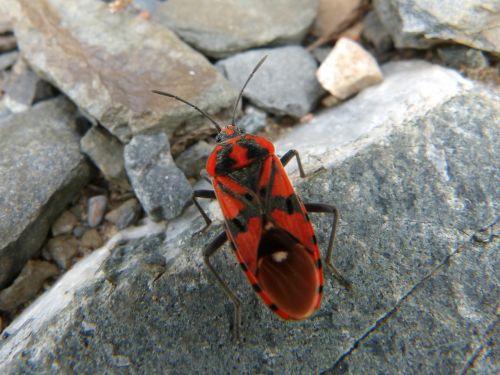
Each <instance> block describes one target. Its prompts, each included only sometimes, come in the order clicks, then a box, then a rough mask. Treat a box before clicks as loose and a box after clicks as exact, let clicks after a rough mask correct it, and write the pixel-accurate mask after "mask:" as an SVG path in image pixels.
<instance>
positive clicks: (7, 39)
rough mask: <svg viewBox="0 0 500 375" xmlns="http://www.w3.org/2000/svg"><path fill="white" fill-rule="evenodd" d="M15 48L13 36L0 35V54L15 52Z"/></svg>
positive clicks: (15, 43) (15, 42)
mask: <svg viewBox="0 0 500 375" xmlns="http://www.w3.org/2000/svg"><path fill="white" fill-rule="evenodd" d="M16 47H17V41H16V37H15V36H14V35H0V53H1V52H6V51H12V50H15V49H16Z"/></svg>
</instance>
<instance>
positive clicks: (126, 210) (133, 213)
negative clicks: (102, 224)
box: [106, 198, 141, 229]
mask: <svg viewBox="0 0 500 375" xmlns="http://www.w3.org/2000/svg"><path fill="white" fill-rule="evenodd" d="M140 213H141V205H140V204H139V202H138V201H137V200H136V199H134V198H132V199H129V200H127V201H125V202H123V203H122V204H121V205H120V206H118V207H117V208H115V209H114V210H112V211H109V212H108V213H107V214H106V220H107V221H109V222H111V223H113V224H115V225H116V227H117V228H118V229H124V228H126V227H128V226H129V225H132V224H135V222H136V221H137V219H138V218H139V215H140Z"/></svg>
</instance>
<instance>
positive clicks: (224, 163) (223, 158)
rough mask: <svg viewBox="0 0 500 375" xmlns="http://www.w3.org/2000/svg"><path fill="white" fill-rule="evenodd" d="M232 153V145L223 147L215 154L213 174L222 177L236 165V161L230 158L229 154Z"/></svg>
mask: <svg viewBox="0 0 500 375" xmlns="http://www.w3.org/2000/svg"><path fill="white" fill-rule="evenodd" d="M232 151H233V145H232V144H226V145H223V146H222V148H221V149H220V150H219V152H218V153H217V158H216V164H215V173H216V174H218V175H220V176H223V175H226V174H227V173H229V172H231V171H232V170H233V169H234V166H235V165H236V160H234V159H232V158H231V156H230V155H231V152H232Z"/></svg>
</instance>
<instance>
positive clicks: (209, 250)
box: [203, 232, 241, 342]
mask: <svg viewBox="0 0 500 375" xmlns="http://www.w3.org/2000/svg"><path fill="white" fill-rule="evenodd" d="M227 239H228V238H227V234H226V232H222V233H221V234H219V235H218V236H217V237H215V239H214V240H213V241H212V242H210V243H209V244H208V245H207V246H206V247H205V249H204V250H203V260H204V261H205V265H206V266H207V268H208V269H209V270H210V272H211V273H212V274H213V275H214V277H215V279H216V280H217V282H218V283H219V285H220V286H221V288H222V289H223V290H224V292H225V293H226V295H227V296H228V297H229V299H230V300H231V302H232V303H233V307H234V319H233V324H234V327H233V334H234V339H235V341H237V342H238V341H239V340H240V326H241V301H240V299H239V298H238V297H237V296H236V293H234V292H233V291H232V290H231V288H230V287H229V286H228V285H227V283H226V282H225V281H224V280H223V279H222V277H221V276H220V274H219V272H217V271H216V270H215V268H214V266H213V265H212V263H211V262H210V257H211V256H212V255H214V254H215V252H216V251H217V250H219V249H220V248H221V247H222V246H223V245H224V244H225V243H226V242H227Z"/></svg>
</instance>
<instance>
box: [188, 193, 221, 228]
mask: <svg viewBox="0 0 500 375" xmlns="http://www.w3.org/2000/svg"><path fill="white" fill-rule="evenodd" d="M196 198H207V199H217V198H216V197H215V192H214V191H213V190H195V191H193V197H192V198H191V199H192V200H193V203H194V205H195V206H196V208H197V209H198V211H200V214H201V216H202V217H203V219H205V226H204V227H203V228H202V229H201V230H200V232H204V231H205V230H206V229H207V228H208V227H209V226H210V224H212V220H210V218H209V217H208V215H207V213H206V212H205V211H204V210H203V208H202V207H201V205H200V204H199V203H198V201H197V200H196Z"/></svg>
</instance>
